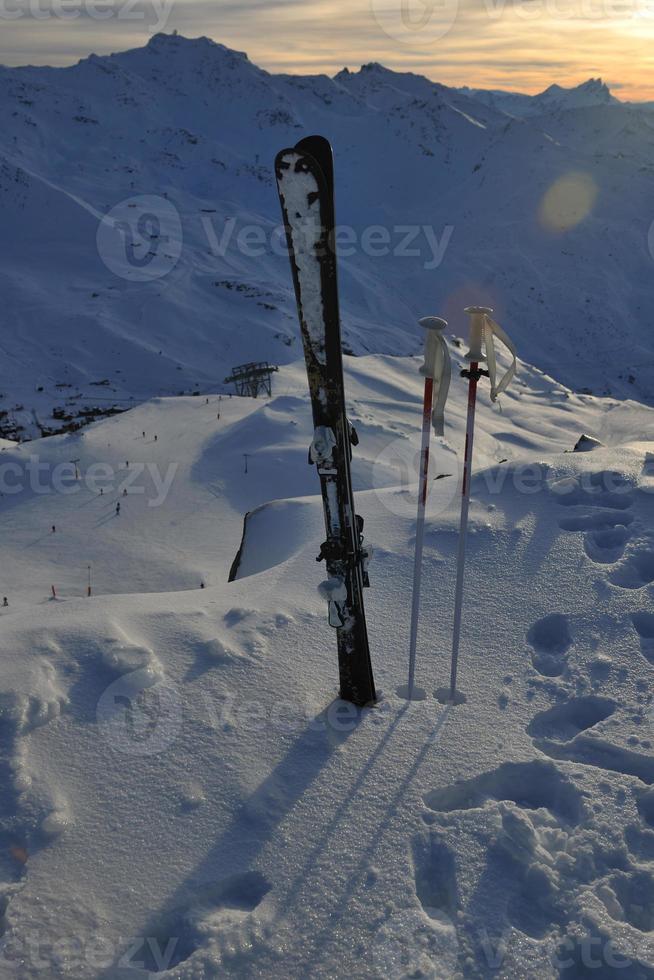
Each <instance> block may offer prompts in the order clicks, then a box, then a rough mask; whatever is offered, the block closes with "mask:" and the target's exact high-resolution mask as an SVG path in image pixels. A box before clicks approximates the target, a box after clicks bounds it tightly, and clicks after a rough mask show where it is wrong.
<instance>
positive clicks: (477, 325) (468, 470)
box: [450, 306, 493, 701]
mask: <svg viewBox="0 0 654 980" xmlns="http://www.w3.org/2000/svg"><path fill="white" fill-rule="evenodd" d="M465 312H466V313H467V314H468V315H469V316H470V350H469V351H468V353H467V354H466V360H467V361H469V363H470V367H469V368H468V370H467V371H462V372H461V373H462V375H463V377H467V378H468V382H469V385H468V417H467V422H466V444H465V453H464V459H463V483H462V486H461V524H460V527H459V550H458V554H457V563H456V590H455V598H454V630H453V633H452V673H451V678H450V701H454V699H455V697H456V675H457V669H458V664H459V644H460V641H461V614H462V612H463V585H464V577H465V566H466V538H467V534H468V515H469V513H470V481H471V478H472V451H473V446H474V438H475V410H476V407H477V383H478V381H479V379H480V377H481V376H482V375H483V374H487V373H488V372H487V371H483V370H481V369H480V367H479V362H480V361H484V360H486V358H485V357H484V354H483V351H482V340H483V337H484V326H485V323H486V317H488V316H490V314H491V313H492V312H493V311H492V310H491V309H488V308H487V307H485V306H468V307H467V308H466V311H465Z"/></svg>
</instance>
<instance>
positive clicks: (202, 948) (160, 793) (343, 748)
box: [0, 349, 654, 980]
mask: <svg viewBox="0 0 654 980" xmlns="http://www.w3.org/2000/svg"><path fill="white" fill-rule="evenodd" d="M453 353H454V354H455V356H456V357H460V351H458V350H457V349H454V351H453ZM417 368H418V361H417V359H415V358H395V357H389V356H369V357H364V358H357V359H353V358H348V359H347V374H348V377H347V385H348V402H349V409H350V416H351V418H352V420H353V421H354V422H355V424H356V425H357V429H358V431H359V435H360V439H361V442H360V446H359V447H358V449H357V453H356V456H355V461H354V479H355V483H356V487H357V489H358V491H359V492H358V508H359V510H360V512H361V513H362V514H363V515H364V516H365V518H366V532H367V534H368V535H369V537H370V539H371V540H372V541H373V542H374V544H375V546H376V553H375V559H374V563H373V566H372V568H371V576H372V580H373V584H372V588H371V589H370V591H369V592H368V593H367V596H366V598H367V605H368V613H369V620H370V632H371V643H372V648H373V657H374V665H375V671H376V677H377V681H378V685H379V688H380V689H381V691H382V699H381V702H380V705H379V707H378V708H376V709H374V710H366V711H363V712H362V713H360V714H352V713H351V712H350V711H349V710H348V708H347V707H346V706H344V705H342V704H341V703H340V702H338V701H334V697H335V694H336V686H335V685H336V679H337V676H336V656H335V646H334V635H333V632H332V631H331V630H330V629H329V628H328V626H327V625H326V618H325V610H324V607H323V602H322V600H321V599H320V597H319V595H318V592H317V588H316V586H317V585H318V583H319V581H320V579H321V577H322V574H323V573H322V572H321V568H320V567H319V566H318V565H317V564H316V562H315V560H314V559H315V555H316V549H317V545H318V543H319V541H320V540H321V537H322V528H321V520H322V518H321V511H320V504H319V500H318V498H317V497H316V496H315V493H316V489H317V486H316V476H315V471H314V469H313V468H312V467H308V466H307V465H306V447H307V444H308V442H309V440H310V410H309V405H308V400H307V395H306V379H305V375H304V368H303V365H302V364H300V363H298V362H295V363H293V364H289V365H288V366H287V367H285V368H284V369H283V370H282V371H281V372H280V377H279V382H278V385H277V392H276V394H275V396H274V397H273V398H272V399H271V400H270V401H252V400H248V399H231V400H230V399H225V398H223V399H222V401H218V397H217V396H216V395H213V396H211V397H210V399H209V404H207V402H206V399H205V398H204V397H202V398H183V399H172V400H169V399H163V400H162V399H159V400H155V401H152V402H149V403H148V404H145V405H143V406H141V407H139V408H135V409H133V410H132V411H131V412H129V413H128V414H126V415H123V416H120V417H117V418H115V419H112V420H109V421H103V422H98V423H96V424H94V425H93V426H91V427H90V428H88V429H86V430H84V431H83V432H82V433H77V434H74V435H71V436H64V437H55V438H51V439H47V440H42V441H40V442H36V443H33V444H31V445H30V446H27V445H25V446H22V447H19V448H15V449H7V450H5V451H4V452H3V453H2V456H1V457H0V461H1V462H3V463H4V462H8V461H11V462H13V463H17V464H18V467H19V469H18V470H16V469H14V471H13V473H14V476H13V477H12V481H13V480H15V479H17V474H18V473H19V472H20V470H21V469H22V470H24V469H25V467H26V465H27V463H28V461H29V456H30V452H31V453H32V454H33V453H34V452H38V454H39V460H40V461H41V462H43V463H49V464H50V469H48V470H43V471H41V480H42V481H43V482H44V483H47V480H46V474H52V479H54V473H55V470H54V466H55V465H56V464H57V463H62V462H66V461H67V460H69V459H72V458H75V459H78V460H79V462H78V468H79V480H77V481H76V480H69V483H68V486H69V487H71V486H72V487H76V488H77V489H76V490H75V491H74V492H69V493H67V494H65V493H61V492H59V493H45V492H37V491H36V490H35V489H30V488H29V487H28V488H27V489H25V490H24V491H23V492H22V493H19V494H13V495H11V494H10V495H6V494H4V495H3V497H2V499H1V500H0V521H1V524H2V533H3V542H4V549H5V556H6V562H5V564H4V566H3V567H4V568H5V572H4V577H3V578H2V580H0V587H1V589H2V591H3V593H6V594H8V596H9V600H10V604H9V608H8V609H5V610H2V612H1V615H2V622H3V630H2V658H3V665H4V666H3V671H2V674H1V678H0V686H1V689H2V692H3V693H2V695H1V704H2V741H1V747H2V766H3V773H4V776H3V778H4V782H5V787H6V791H5V795H4V797H3V801H2V810H1V812H0V833H1V834H2V843H3V848H2V855H3V857H2V862H1V863H0V874H1V876H2V879H1V880H2V882H3V886H2V887H3V893H4V900H5V902H6V909H5V912H4V920H5V935H4V939H3V946H2V950H3V957H2V958H0V975H1V976H3V977H4V976H7V977H12V978H19V980H27V978H36V977H41V976H44V975H45V976H49V977H50V976H51V977H67V978H73V977H74V978H76V980H86V978H93V980H99V978H102V980H109V978H111V980H132V978H136V977H141V976H143V977H145V976H146V975H148V973H150V975H152V974H153V973H159V974H160V975H161V976H166V977H170V978H171V980H172V978H177V980H182V978H189V980H190V978H198V977H202V978H214V977H218V976H221V977H222V976H226V977H239V978H242V977H255V976H258V977H289V978H298V980H299V978H303V977H307V976H312V977H324V978H327V977H330V978H331V977H335V976H356V977H362V978H367V977H371V978H372V977H384V978H388V977H398V978H399V977H409V976H416V975H423V976H435V977H436V976H438V977H447V978H455V977H457V978H463V977H465V978H468V977H472V978H475V977H484V978H485V977H491V976H493V977H498V976H499V977H504V978H507V980H508V978H509V977H511V978H516V977H517V978H525V980H527V978H531V977H535V976H538V977H542V978H557V977H565V978H582V977H586V976H588V975H591V974H589V973H588V972H587V968H586V967H585V966H584V963H587V960H588V954H589V950H590V952H591V953H592V954H593V955H594V956H595V957H598V956H599V957H600V959H599V960H598V961H597V962H599V963H602V964H603V971H604V972H603V973H601V974H600V973H598V974H597V975H601V976H605V977H617V976H623V975H627V974H623V973H618V972H615V969H616V968H614V967H613V966H612V964H613V963H614V960H615V958H616V957H623V958H624V957H628V959H629V963H630V967H629V972H628V975H629V976H630V977H634V978H638V980H640V978H650V977H652V976H654V960H653V959H652V955H651V949H652V943H651V938H652V930H653V928H654V919H653V910H654V901H653V895H654V877H653V876H652V871H651V861H652V857H653V855H654V849H653V844H652V840H653V838H654V830H653V817H652V800H651V796H652V793H651V789H650V787H651V785H653V784H654V762H653V761H652V755H651V739H652V714H651V691H650V688H651V671H652V664H653V663H654V654H653V652H652V635H653V634H654V629H653V627H652V616H651V613H650V611H649V610H650V608H651V600H652V584H651V583H652V581H654V564H653V561H652V540H651V525H652V518H653V513H652V508H653V507H654V503H653V499H652V495H651V491H652V488H653V487H654V476H653V475H652V474H653V472H654V471H653V470H652V464H651V459H650V458H649V456H650V454H652V453H653V452H654V446H653V445H652V443H651V442H646V441H635V440H637V439H642V438H643V437H642V435H641V434H642V433H646V432H647V431H648V429H649V427H650V426H651V420H652V410H651V409H647V408H643V407H642V406H639V405H638V404H636V403H633V402H616V401H614V400H604V399H597V398H593V397H590V396H586V395H575V394H571V393H570V392H569V391H567V390H566V389H565V388H564V387H563V386H561V385H560V384H559V383H558V382H555V381H553V380H552V379H550V378H549V377H547V376H546V375H543V374H542V372H540V371H539V370H538V369H533V368H530V367H529V366H528V365H526V364H524V363H523V364H521V367H520V379H519V382H517V383H516V385H515V387H514V388H513V389H512V390H511V391H510V393H509V394H507V395H506V396H505V397H504V398H503V399H502V401H503V404H502V411H501V413H499V412H498V411H497V410H496V409H495V410H491V408H490V406H489V405H488V403H487V396H486V395H485V394H484V395H483V397H482V405H481V407H480V415H479V438H478V455H477V476H476V479H475V484H474V488H473V498H474V499H473V510H472V514H473V520H472V534H471V548H470V565H469V579H468V581H469V586H470V587H469V590H468V601H467V608H466V626H465V637H464V646H463V661H462V669H461V690H462V691H463V693H464V694H465V696H466V702H465V703H464V704H461V705H457V706H456V707H454V708H450V707H445V706H443V705H442V704H440V703H439V701H438V700H437V699H436V698H435V697H434V696H433V692H434V691H435V690H437V688H439V687H440V686H442V684H443V683H445V682H446V679H447V657H448V633H449V624H450V621H451V606H452V584H453V583H452V573H453V567H454V561H455V549H456V493H457V485H456V483H457V480H456V477H457V474H458V452H459V451H460V448H461V445H462V441H463V425H464V411H465V391H464V386H463V383H462V382H461V381H459V380H456V381H455V384H454V394H453V399H452V404H451V407H450V411H449V414H448V428H447V436H448V440H447V443H443V444H442V446H441V448H440V449H438V450H437V451H436V452H435V454H434V466H433V470H432V473H433V475H434V476H437V475H442V476H443V477H444V478H443V479H440V480H437V481H435V482H434V484H433V487H434V489H433V492H432V497H431V501H430V506H429V522H428V535H427V548H426V564H425V575H426V590H425V602H424V613H423V620H422V624H421V634H420V651H419V664H418V668H419V669H418V679H419V682H420V683H421V684H422V685H423V686H424V687H425V688H426V689H427V692H428V697H427V699H426V700H424V701H421V702H415V703H413V704H412V705H410V706H408V705H407V703H406V702H405V701H403V700H401V699H400V698H399V697H398V696H397V695H396V689H397V687H398V686H399V685H400V684H402V683H403V682H404V680H405V670H406V646H407V632H408V612H407V611H408V607H409V590H410V583H411V575H412V547H413V534H414V529H415V516H414V514H415V487H414V486H413V484H412V472H414V468H415V456H416V452H417V448H418V431H417V425H416V421H417V419H418V417H419V406H420V377H419V375H418V372H417ZM218 413H220V419H218V418H217V417H216V416H217V414H218ZM582 430H583V431H586V432H587V433H589V434H590V435H593V436H595V437H597V438H599V439H600V440H601V441H602V443H603V444H604V447H603V448H599V449H597V450H595V451H593V452H590V453H585V454H570V453H569V450H570V448H571V447H572V446H573V445H574V443H575V442H576V440H577V437H578V435H579V434H580V432H581V431H582ZM144 431H145V433H146V435H145V437H144V436H143V432H144ZM155 435H156V436H157V439H156V442H155V441H154V436H155ZM244 452H248V453H249V459H248V473H247V475H246V474H245V472H244V469H245V466H244V460H243V453H244ZM100 460H104V461H105V462H108V463H110V464H111V465H112V467H113V470H114V474H115V479H114V482H113V483H112V485H111V487H109V486H108V487H107V489H106V490H105V492H104V493H103V494H99V491H98V489H97V487H94V488H93V490H91V489H90V486H89V481H90V478H91V473H92V466H93V464H94V463H96V462H98V461H100ZM141 464H144V465H147V464H150V466H151V467H152V466H154V464H156V466H157V467H158V470H156V471H155V470H154V469H152V468H151V469H150V470H147V471H146V474H147V473H150V474H152V473H154V472H159V473H164V474H165V473H166V472H168V467H169V466H170V465H171V464H177V468H176V470H175V476H174V480H173V482H172V485H171V486H170V488H169V492H168V493H167V494H164V499H162V500H160V501H159V506H150V503H152V502H153V501H154V500H156V495H155V492H154V488H153V480H152V478H151V477H149V476H147V475H141V476H140V477H138V478H134V482H133V483H132V485H131V486H130V487H129V490H128V494H127V495H126V496H125V495H123V494H122V490H121V484H120V482H119V481H122V480H124V479H125V477H126V476H128V474H133V473H134V472H135V471H136V470H137V469H138V468H139V466H140V465H141ZM3 473H6V470H3ZM446 473H449V474H451V475H450V476H444V474H446ZM59 477H61V473H59ZM140 486H142V487H143V488H144V491H145V492H144V493H142V494H141V493H138V492H135V491H136V490H137V489H138V487H140ZM117 502H121V504H122V506H121V513H120V515H116V514H115V504H116V503H117ZM245 510H249V511H251V512H254V514H253V518H252V520H251V523H250V527H249V531H248V535H246V540H245V543H244V548H243V560H242V566H241V577H239V578H238V579H237V581H236V582H234V583H232V584H231V585H229V586H228V585H227V584H226V577H227V573H228V570H229V565H230V564H231V559H232V558H233V556H234V554H235V552H236V549H237V547H238V545H239V539H240V530H241V526H240V525H241V522H240V518H241V515H242V513H243V512H244V511H245ZM53 523H54V524H55V526H56V531H55V532H52V531H51V530H50V526H51V525H52V524H53ZM89 563H90V564H91V566H92V579H93V586H94V595H93V596H92V597H91V598H87V597H85V596H84V592H85V587H86V570H87V565H88V564H89ZM201 582H204V583H205V585H206V588H205V589H201V588H200V583H201ZM51 584H55V585H56V586H57V589H58V591H59V593H60V595H59V598H58V600H57V601H55V600H54V599H51V598H49V588H50V585H51ZM589 944H590V945H589ZM611 971H613V972H611ZM592 975H595V974H592Z"/></svg>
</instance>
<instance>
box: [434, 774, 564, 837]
mask: <svg viewBox="0 0 654 980" xmlns="http://www.w3.org/2000/svg"><path fill="white" fill-rule="evenodd" d="M423 799H424V802H425V804H426V805H427V806H428V807H429V808H430V809H431V810H435V811H437V812H439V813H452V812H453V811H455V810H472V809H479V808H481V807H484V806H486V805H487V804H488V803H489V801H495V802H500V801H507V800H508V801H511V802H513V803H515V804H517V805H518V806H520V807H523V808H524V809H528V810H538V809H540V808H545V809H548V810H550V812H551V813H552V814H553V815H554V816H556V817H558V818H559V820H560V821H562V822H564V823H567V824H571V825H574V824H577V823H578V822H579V820H580V819H581V817H582V814H583V806H582V802H581V795H580V793H579V791H578V790H577V789H576V787H575V786H574V785H573V784H572V783H571V782H570V781H569V780H568V779H567V778H566V776H565V775H564V774H563V773H562V772H561V771H560V770H559V769H557V768H556V766H555V765H553V763H551V762H547V761H542V760H540V759H535V760H534V761H533V762H505V763H503V764H502V765H501V766H499V768H497V769H493V770H491V771H490V772H485V773H483V774H482V775H480V776H475V777H474V778H472V779H466V780H462V781H460V782H458V783H454V784H452V785H451V786H444V787H443V788H441V789H434V790H432V791H431V792H429V793H426V794H425V796H424V797H423Z"/></svg>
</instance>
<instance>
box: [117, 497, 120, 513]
mask: <svg viewBox="0 0 654 980" xmlns="http://www.w3.org/2000/svg"><path fill="white" fill-rule="evenodd" d="M118 514H120V500H119V501H118V503H117V504H116V516H118Z"/></svg>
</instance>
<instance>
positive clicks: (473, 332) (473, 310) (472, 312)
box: [465, 306, 493, 364]
mask: <svg viewBox="0 0 654 980" xmlns="http://www.w3.org/2000/svg"><path fill="white" fill-rule="evenodd" d="M465 312H466V313H467V314H468V316H469V317H470V350H469V351H468V353H467V354H466V360H468V361H470V362H471V363H472V364H478V363H479V361H485V360H486V358H485V357H484V352H483V350H482V342H483V339H484V323H485V320H486V317H487V316H490V315H491V313H492V312H493V311H492V310H491V309H490V307H488V306H466V308H465Z"/></svg>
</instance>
